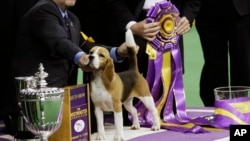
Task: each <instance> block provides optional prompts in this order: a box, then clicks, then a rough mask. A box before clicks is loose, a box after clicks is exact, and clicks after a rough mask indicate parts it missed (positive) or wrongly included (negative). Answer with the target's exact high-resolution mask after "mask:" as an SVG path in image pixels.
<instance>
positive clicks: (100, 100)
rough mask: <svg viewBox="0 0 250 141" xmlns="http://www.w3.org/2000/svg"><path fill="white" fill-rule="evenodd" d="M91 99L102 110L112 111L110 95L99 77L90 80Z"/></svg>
mask: <svg viewBox="0 0 250 141" xmlns="http://www.w3.org/2000/svg"><path fill="white" fill-rule="evenodd" d="M91 99H92V101H93V103H94V104H95V106H98V107H100V108H101V109H103V110H104V111H113V104H112V99H111V95H110V94H109V92H108V91H107V90H106V88H105V86H104V85H103V83H102V80H101V78H100V77H96V78H95V79H94V80H92V81H91Z"/></svg>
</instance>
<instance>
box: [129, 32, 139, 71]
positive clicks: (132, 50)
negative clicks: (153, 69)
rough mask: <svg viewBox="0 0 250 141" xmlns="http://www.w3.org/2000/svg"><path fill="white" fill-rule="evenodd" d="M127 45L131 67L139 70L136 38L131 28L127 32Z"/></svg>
mask: <svg viewBox="0 0 250 141" xmlns="http://www.w3.org/2000/svg"><path fill="white" fill-rule="evenodd" d="M126 45H127V47H128V48H127V50H128V60H129V69H134V70H136V71H138V65H137V56H136V54H137V51H136V47H137V46H136V44H135V40H134V36H133V33H132V31H131V30H130V29H128V30H127V32H126Z"/></svg>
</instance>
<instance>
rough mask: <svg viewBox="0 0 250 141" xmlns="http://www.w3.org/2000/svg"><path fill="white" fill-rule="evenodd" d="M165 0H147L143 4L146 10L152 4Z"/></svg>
mask: <svg viewBox="0 0 250 141" xmlns="http://www.w3.org/2000/svg"><path fill="white" fill-rule="evenodd" d="M161 1H163V0H145V3H144V5H143V9H144V10H148V9H150V8H151V7H152V6H154V5H155V4H156V3H158V2H161Z"/></svg>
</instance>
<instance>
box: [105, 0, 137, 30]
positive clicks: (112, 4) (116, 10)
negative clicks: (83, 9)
mask: <svg viewBox="0 0 250 141" xmlns="http://www.w3.org/2000/svg"><path fill="white" fill-rule="evenodd" d="M107 5H108V8H109V10H110V11H111V12H110V13H111V14H112V16H113V17H114V20H116V21H117V22H116V23H117V24H118V27H119V29H121V30H124V31H125V27H126V25H127V23H128V22H130V21H136V18H135V16H134V13H133V11H131V9H129V7H128V6H127V5H128V3H126V1H124V0H107Z"/></svg>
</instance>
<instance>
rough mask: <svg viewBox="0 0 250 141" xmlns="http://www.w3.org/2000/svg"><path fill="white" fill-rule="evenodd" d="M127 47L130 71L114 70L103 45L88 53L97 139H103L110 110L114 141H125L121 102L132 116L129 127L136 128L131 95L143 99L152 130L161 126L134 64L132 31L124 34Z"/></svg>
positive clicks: (151, 98)
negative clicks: (106, 115) (151, 117)
mask: <svg viewBox="0 0 250 141" xmlns="http://www.w3.org/2000/svg"><path fill="white" fill-rule="evenodd" d="M126 34H127V35H126V36H127V37H126V45H127V46H128V55H129V56H128V59H129V70H127V71H124V72H120V73H116V72H115V69H114V63H113V60H112V58H111V57H110V54H109V51H108V50H107V49H105V48H103V47H100V46H96V47H93V48H92V49H91V51H90V54H89V61H88V63H87V64H88V65H87V66H86V68H85V70H89V71H91V72H92V78H91V82H90V93H91V96H90V97H91V100H92V101H93V103H94V105H95V116H96V119H97V126H98V127H97V131H98V133H97V137H96V140H105V129H104V111H113V113H114V124H115V130H116V132H115V136H114V140H116V141H122V140H124V135H123V116H122V104H123V105H124V107H125V108H126V110H127V111H128V112H129V113H130V114H131V115H132V118H133V122H132V127H131V129H139V128H140V124H139V120H138V115H137V109H136V108H135V107H134V106H133V98H134V97H136V98H138V99H139V100H141V101H142V102H143V104H144V105H145V106H146V108H148V110H149V112H151V114H152V116H153V125H152V127H151V130H159V129H160V118H159V115H158V111H157V109H156V107H155V103H154V100H153V97H152V95H151V93H150V90H149V87H148V83H147V81H146V79H145V78H144V77H143V76H142V75H141V74H140V73H139V71H138V67H137V56H136V49H135V48H136V45H135V43H134V38H133V35H132V32H131V31H127V33H126Z"/></svg>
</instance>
